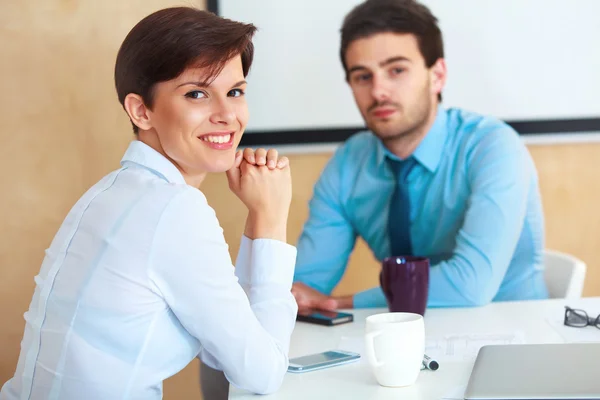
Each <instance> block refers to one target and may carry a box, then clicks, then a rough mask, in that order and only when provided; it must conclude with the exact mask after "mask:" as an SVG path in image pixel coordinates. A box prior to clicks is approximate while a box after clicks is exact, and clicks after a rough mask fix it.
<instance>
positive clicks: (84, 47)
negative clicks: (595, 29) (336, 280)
mask: <svg viewBox="0 0 600 400" xmlns="http://www.w3.org/2000/svg"><path fill="white" fill-rule="evenodd" d="M201 3H203V2H201ZM175 4H193V1H191V0H186V1H181V2H177V1H170V0H126V1H120V0H105V1H101V2H100V1H84V0H44V1H42V2H33V1H20V0H8V1H6V0H5V1H2V2H0V54H1V55H2V62H0V76H1V77H2V78H0V139H1V140H0V143H2V145H1V146H0V169H2V171H3V173H2V174H0V187H1V188H2V195H0V232H2V240H0V321H1V323H0V385H1V384H2V383H3V382H4V381H6V380H7V379H8V378H9V377H10V376H11V375H12V373H13V372H14V368H15V364H16V359H17V356H18V352H19V342H20V339H21V336H22V332H23V325H24V322H23V313H24V312H25V310H26V309H27V308H28V305H29V301H30V299H31V295H32V291H33V287H34V285H33V277H34V275H35V274H37V272H38V270H39V266H40V263H41V261H42V258H43V255H44V249H45V248H46V247H47V246H48V245H49V243H50V241H51V239H52V237H53V236H54V233H55V232H56V230H57V228H58V226H59V225H60V223H61V222H62V220H63V218H64V217H65V215H66V213H67V212H68V210H69V209H70V207H71V206H72V205H73V204H74V202H75V201H76V200H77V199H78V198H79V197H80V196H81V195H82V193H83V192H84V191H85V190H86V189H87V188H88V187H89V186H91V185H92V184H94V183H95V182H96V181H97V180H98V179H99V178H100V177H101V176H103V175H104V174H106V173H107V172H109V171H110V170H112V169H114V168H116V167H117V166H118V161H119V160H120V157H121V155H122V153H123V151H124V150H125V148H126V146H127V143H128V142H129V140H130V139H131V135H130V130H129V125H128V121H127V119H126V118H125V115H124V113H123V111H122V110H121V108H120V106H119V104H118V102H117V99H116V94H115V93H114V87H113V81H112V68H113V65H114V59H115V55H116V51H117V49H118V46H119V44H120V42H121V41H122V39H123V38H124V36H125V34H126V33H127V31H128V30H129V29H130V28H131V27H132V26H133V24H134V23H135V22H137V21H138V20H139V19H140V18H141V17H143V16H145V15H147V14H148V13H150V12H151V11H154V10H156V9H159V8H162V7H166V6H170V5H175ZM531 152H532V154H533V156H534V158H535V161H536V164H537V166H538V169H539V171H540V176H541V181H542V191H543V198H544V205H545V212H546V217H547V232H548V241H547V242H548V245H549V247H553V248H556V249H560V250H564V251H568V252H572V253H574V254H577V255H578V256H580V257H581V258H583V259H584V260H585V261H586V262H587V263H588V265H589V273H588V278H587V280H586V286H585V294H586V295H600V251H599V250H598V247H599V244H600V223H599V218H598V211H597V210H598V204H600V179H598V173H597V172H596V171H597V170H598V168H597V164H598V160H599V159H600V145H560V146H547V147H544V146H539V147H531ZM328 158H329V155H328V154H315V155H301V156H300V155H298V156H293V157H291V159H292V165H293V178H294V199H293V203H292V213H291V216H290V224H289V237H290V240H291V241H295V240H296V238H297V237H298V234H299V232H300V229H301V225H302V223H303V221H304V220H305V218H306V212H307V209H306V203H307V201H308V199H309V198H310V195H311V190H312V185H313V183H314V181H315V179H316V178H317V176H318V174H319V172H320V170H321V169H322V167H323V165H324V164H325V162H326V161H327V159H328ZM203 190H204V192H205V193H206V194H207V196H208V198H209V201H210V202H211V204H212V205H213V206H214V207H215V209H216V210H217V214H218V216H219V218H220V220H221V223H222V225H223V227H224V230H225V234H226V238H227V240H228V242H229V243H230V245H231V250H232V255H233V256H235V253H237V246H238V244H239V237H240V235H241V232H242V229H243V218H244V215H245V212H244V210H243V207H242V206H241V204H240V203H239V201H237V200H236V199H235V198H234V196H233V195H231V194H230V193H229V191H228V190H227V185H226V183H225V180H224V177H223V176H211V177H209V178H208V179H207V181H206V182H205V184H204V185H203ZM376 272H377V265H376V264H375V263H374V262H373V259H372V256H371V254H370V252H369V251H368V250H366V249H365V248H364V246H363V245H362V244H359V247H358V251H357V252H356V253H355V254H354V255H353V258H352V262H351V265H350V267H349V270H348V273H347V274H346V276H345V277H344V280H343V283H342V285H340V287H339V288H338V292H339V293H350V292H353V291H356V290H359V289H362V288H365V287H370V286H372V285H374V284H375V283H376ZM197 369H198V366H197V363H193V364H192V365H191V366H190V367H188V368H186V369H185V370H184V371H183V372H182V373H180V374H178V375H176V376H175V377H173V378H171V379H170V380H168V381H167V382H166V384H165V398H166V399H184V398H185V399H188V398H198V397H199V391H198V387H197Z"/></svg>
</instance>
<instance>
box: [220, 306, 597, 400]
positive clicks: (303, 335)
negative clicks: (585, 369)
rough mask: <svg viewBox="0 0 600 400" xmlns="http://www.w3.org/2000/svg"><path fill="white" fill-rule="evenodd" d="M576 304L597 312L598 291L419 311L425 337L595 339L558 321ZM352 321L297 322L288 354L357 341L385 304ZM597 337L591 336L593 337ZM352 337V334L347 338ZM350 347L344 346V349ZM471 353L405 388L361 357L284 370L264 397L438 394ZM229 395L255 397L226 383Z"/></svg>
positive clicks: (459, 374)
mask: <svg viewBox="0 0 600 400" xmlns="http://www.w3.org/2000/svg"><path fill="white" fill-rule="evenodd" d="M565 305H569V306H570V307H573V308H582V309H584V310H586V311H587V312H588V313H589V314H590V315H592V314H593V316H594V317H595V316H596V315H598V314H600V297H590V298H583V299H577V300H568V301H566V300H564V299H555V300H542V301H521V302H502V303H492V304H490V305H487V306H485V307H478V308H446V309H428V310H427V312H426V314H425V332H426V337H427V339H432V338H439V337H444V336H447V335H455V334H472V335H477V334H488V335H489V334H496V333H507V332H520V333H522V334H523V339H524V342H525V343H564V342H573V341H600V330H599V329H596V328H594V327H591V326H589V327H587V328H569V327H564V326H561V325H560V322H561V320H562V317H563V315H564V306H565ZM350 312H352V313H353V314H354V322H353V323H349V324H344V325H340V326H335V327H324V326H318V325H313V324H307V323H301V322H299V323H297V324H296V328H295V329H294V333H293V335H292V341H291V346H290V357H298V356H303V355H308V354H312V353H318V352H321V351H326V350H332V349H336V348H340V344H341V343H349V342H355V343H359V342H360V339H359V337H361V336H362V335H363V334H364V328H365V318H366V317H367V316H369V315H371V314H377V313H380V312H387V310H385V309H362V310H351V311H350ZM596 337H597V339H596ZM348 338H353V339H350V340H349V339H348ZM348 350H350V349H348ZM473 362H474V357H470V358H467V357H465V359H463V360H452V361H450V362H443V361H442V359H440V369H439V370H437V371H429V370H424V371H421V373H420V375H419V378H418V380H417V382H416V383H415V384H414V385H412V386H409V387H405V388H385V387H381V386H379V385H378V384H377V382H376V381H375V378H374V377H373V375H372V373H371V371H370V369H369V365H368V363H367V361H366V358H365V357H364V356H363V357H362V360H361V361H358V362H356V363H353V364H348V365H341V366H337V367H332V368H329V369H324V370H318V371H313V372H307V373H304V374H291V373H288V374H286V376H285V378H284V382H283V386H282V387H281V389H280V390H279V391H278V392H277V393H274V394H272V395H268V396H261V397H260V398H261V399H262V398H264V399H290V400H295V399H311V400H318V399H327V400H330V399H361V400H367V399H377V400H385V399H428V400H429V399H432V400H437V399H441V398H443V397H444V396H446V395H448V393H449V392H451V391H452V390H453V389H456V388H457V387H460V386H464V385H466V384H467V382H468V380H469V375H470V373H471V370H472V367H473ZM229 398H230V399H236V400H240V399H253V400H256V399H257V397H256V396H255V395H252V394H250V393H248V392H246V391H243V390H240V389H237V388H234V387H231V389H230V394H229Z"/></svg>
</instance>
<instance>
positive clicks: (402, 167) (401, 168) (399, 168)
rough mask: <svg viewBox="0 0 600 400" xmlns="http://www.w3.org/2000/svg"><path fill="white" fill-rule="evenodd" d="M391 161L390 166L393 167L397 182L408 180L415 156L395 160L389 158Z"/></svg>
mask: <svg viewBox="0 0 600 400" xmlns="http://www.w3.org/2000/svg"><path fill="white" fill-rule="evenodd" d="M388 160H389V163H390V166H391V168H392V172H393V173H394V176H395V177H396V181H397V182H402V183H404V182H406V179H407V178H408V174H409V173H410V171H411V170H412V168H413V167H414V165H415V159H414V158H413V157H409V158H407V159H406V160H402V161H400V160H394V159H391V158H389V159H388Z"/></svg>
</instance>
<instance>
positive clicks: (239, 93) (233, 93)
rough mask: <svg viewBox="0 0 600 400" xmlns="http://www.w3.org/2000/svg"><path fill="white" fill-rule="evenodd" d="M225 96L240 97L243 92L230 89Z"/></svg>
mask: <svg viewBox="0 0 600 400" xmlns="http://www.w3.org/2000/svg"><path fill="white" fill-rule="evenodd" d="M227 95H228V96H229V97H240V96H243V95H244V91H243V90H242V89H231V90H230V91H229V93H227Z"/></svg>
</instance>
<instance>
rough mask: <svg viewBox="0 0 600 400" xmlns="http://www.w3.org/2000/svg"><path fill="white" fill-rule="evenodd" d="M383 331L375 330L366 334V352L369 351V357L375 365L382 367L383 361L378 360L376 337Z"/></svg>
mask: <svg viewBox="0 0 600 400" xmlns="http://www.w3.org/2000/svg"><path fill="white" fill-rule="evenodd" d="M382 333H383V331H373V332H369V333H367V334H366V335H365V352H366V353H367V359H368V360H369V362H370V363H371V365H373V366H374V367H381V366H382V365H383V363H382V362H381V361H378V360H377V356H376V355H375V345H374V342H375V338H376V337H377V336H379V335H381V334H382Z"/></svg>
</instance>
